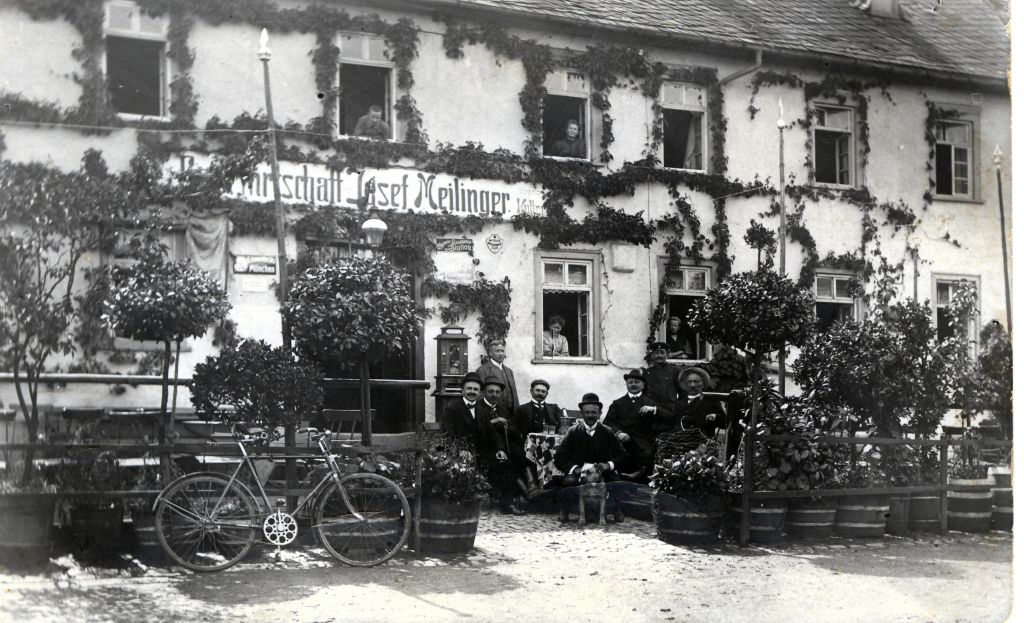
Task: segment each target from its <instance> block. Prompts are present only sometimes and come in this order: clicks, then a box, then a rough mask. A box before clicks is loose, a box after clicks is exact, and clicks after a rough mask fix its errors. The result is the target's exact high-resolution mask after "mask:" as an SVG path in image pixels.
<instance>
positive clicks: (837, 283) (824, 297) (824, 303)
mask: <svg viewBox="0 0 1024 623" xmlns="http://www.w3.org/2000/svg"><path fill="white" fill-rule="evenodd" d="M814 282H815V292H814V295H815V299H814V315H815V317H816V318H817V324H818V331H819V332H821V333H824V332H826V331H828V330H829V329H830V328H831V327H832V325H834V324H836V323H837V322H845V321H848V320H854V319H855V318H856V317H857V301H856V299H855V298H854V291H855V290H856V288H855V283H854V280H853V277H851V276H850V275H838V274H833V275H830V274H822V273H818V274H817V275H815V278H814Z"/></svg>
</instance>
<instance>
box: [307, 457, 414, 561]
mask: <svg viewBox="0 0 1024 623" xmlns="http://www.w3.org/2000/svg"><path fill="white" fill-rule="evenodd" d="M346 497H347V498H348V501H349V503H350V504H346V502H345V499H346ZM411 525H412V513H411V512H410V510H409V501H408V500H407V499H406V498H405V494H404V493H402V490H401V489H400V488H399V487H398V485H396V484H395V483H393V482H391V481H390V480H388V479H387V478H384V477H383V476H380V475H378V474H349V475H348V476H344V477H342V479H341V483H340V485H339V484H332V485H331V486H330V487H329V488H328V489H327V490H326V491H324V493H323V494H322V495H321V496H320V499H319V500H318V501H317V505H316V510H315V512H314V514H313V527H314V529H315V530H316V534H317V537H318V538H319V539H320V543H322V544H323V546H324V547H326V548H327V551H329V552H330V553H331V555H332V556H334V557H335V558H337V559H338V560H340V561H342V562H344V563H346V564H350V565H355V566H357V567H372V566H373V565H379V564H380V563H382V562H384V561H386V560H388V559H389V558H391V557H392V556H394V555H395V554H396V553H398V551H399V550H400V549H402V546H403V545H405V540H406V539H407V538H408V537H409V527H410V526H411Z"/></svg>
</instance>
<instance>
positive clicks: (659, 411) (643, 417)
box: [604, 369, 674, 484]
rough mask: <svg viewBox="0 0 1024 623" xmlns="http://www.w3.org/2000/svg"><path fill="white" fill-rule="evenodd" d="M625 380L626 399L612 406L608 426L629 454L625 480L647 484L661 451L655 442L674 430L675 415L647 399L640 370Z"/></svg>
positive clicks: (621, 399) (622, 472) (616, 401)
mask: <svg viewBox="0 0 1024 623" xmlns="http://www.w3.org/2000/svg"><path fill="white" fill-rule="evenodd" d="M622 378H623V380H625V381H626V395H625V396H622V397H621V398H617V399H615V400H614V401H613V402H612V404H611V405H609V407H608V415H606V416H605V417H604V424H605V425H606V426H608V427H609V428H611V429H612V431H614V432H615V436H616V437H617V438H618V440H619V441H620V442H622V445H623V447H624V448H625V449H626V452H627V453H628V454H629V460H628V461H627V463H626V464H624V465H622V467H621V469H620V473H621V474H622V477H623V478H624V479H625V480H631V481H633V482H641V483H644V484H646V483H647V481H648V476H650V475H651V471H652V470H653V468H654V453H655V450H657V448H658V444H657V441H656V439H655V438H656V437H657V436H658V435H659V434H661V433H664V432H666V431H668V430H670V429H671V428H672V425H673V423H674V420H673V419H672V411H671V410H669V409H665V408H663V407H659V406H658V403H656V402H654V400H653V399H651V397H650V396H644V395H643V390H644V376H643V372H641V371H640V370H638V369H633V370H630V371H629V372H628V373H627V374H624V375H622Z"/></svg>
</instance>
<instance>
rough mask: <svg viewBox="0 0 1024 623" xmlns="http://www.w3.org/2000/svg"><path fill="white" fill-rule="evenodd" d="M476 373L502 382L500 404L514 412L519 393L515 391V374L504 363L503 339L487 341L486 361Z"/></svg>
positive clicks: (517, 403) (481, 376) (484, 377)
mask: <svg viewBox="0 0 1024 623" xmlns="http://www.w3.org/2000/svg"><path fill="white" fill-rule="evenodd" d="M476 373H477V374H479V375H480V378H482V379H486V378H487V377H489V376H496V377H498V380H500V381H501V382H502V384H503V386H502V390H501V400H500V401H499V402H501V404H503V405H505V408H506V409H507V410H508V413H509V414H512V413H515V411H516V407H518V406H519V393H518V392H517V391H516V375H515V374H513V372H512V368H510V367H508V366H506V365H505V341H504V340H491V341H490V342H488V343H487V361H485V362H484V363H483V364H482V365H481V366H480V367H479V368H477V370H476Z"/></svg>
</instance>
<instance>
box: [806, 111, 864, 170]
mask: <svg viewBox="0 0 1024 623" xmlns="http://www.w3.org/2000/svg"><path fill="white" fill-rule="evenodd" d="M813 122H814V126H813V131H814V181H815V183H817V184H837V185H840V186H853V185H854V184H855V183H856V171H855V170H854V167H855V153H856V152H855V149H854V135H853V128H854V113H853V109H852V108H842V107H839V106H826V105H822V104H815V106H814V117H813Z"/></svg>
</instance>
